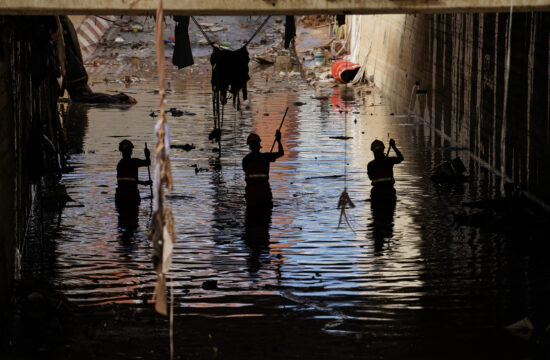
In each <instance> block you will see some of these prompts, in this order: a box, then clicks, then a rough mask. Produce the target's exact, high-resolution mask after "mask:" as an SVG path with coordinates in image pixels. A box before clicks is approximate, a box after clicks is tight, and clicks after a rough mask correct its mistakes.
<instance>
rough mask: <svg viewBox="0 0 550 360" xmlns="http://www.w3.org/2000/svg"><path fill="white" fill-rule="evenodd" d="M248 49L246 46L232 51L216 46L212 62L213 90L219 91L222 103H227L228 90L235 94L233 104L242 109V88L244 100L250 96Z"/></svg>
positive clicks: (211, 58)
mask: <svg viewBox="0 0 550 360" xmlns="http://www.w3.org/2000/svg"><path fill="white" fill-rule="evenodd" d="M249 61H250V57H249V56H248V50H247V49H246V47H245V46H243V47H242V48H240V49H238V50H235V51H231V50H224V49H219V48H217V47H214V51H213V52H212V56H211V57H210V64H211V65H212V91H213V92H214V93H219V95H220V102H221V104H222V105H225V104H227V91H229V92H230V93H231V94H232V95H233V106H234V107H235V106H236V107H237V110H240V96H239V93H240V91H241V90H242V92H243V100H246V99H247V98H248V91H247V88H246V83H247V82H248V80H250V76H248V62H249Z"/></svg>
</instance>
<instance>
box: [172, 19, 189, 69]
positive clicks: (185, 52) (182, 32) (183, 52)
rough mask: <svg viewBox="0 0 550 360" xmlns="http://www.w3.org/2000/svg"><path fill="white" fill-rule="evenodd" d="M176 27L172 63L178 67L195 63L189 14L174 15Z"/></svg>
mask: <svg viewBox="0 0 550 360" xmlns="http://www.w3.org/2000/svg"><path fill="white" fill-rule="evenodd" d="M174 21H175V22H176V29H175V30H174V38H175V40H176V44H175V46H174V54H173V55H172V64H174V65H176V66H177V67H178V69H182V68H184V67H187V66H191V65H193V64H194V61H193V52H192V51H191V41H190V40H189V16H174Z"/></svg>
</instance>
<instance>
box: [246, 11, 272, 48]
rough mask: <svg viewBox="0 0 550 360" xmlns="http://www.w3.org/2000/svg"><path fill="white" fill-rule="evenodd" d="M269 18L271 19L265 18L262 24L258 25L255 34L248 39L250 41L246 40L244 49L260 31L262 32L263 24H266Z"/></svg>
mask: <svg viewBox="0 0 550 360" xmlns="http://www.w3.org/2000/svg"><path fill="white" fill-rule="evenodd" d="M269 18H271V15H270V16H268V17H266V18H265V20H264V22H263V23H262V24H261V25H260V27H259V28H258V29H257V30H256V32H255V33H254V34H252V36H251V37H250V39H248V41H247V43H246V44H245V45H244V46H245V47H246V46H247V45H248V44H250V42H251V41H252V40H253V39H254V37H256V35H257V34H258V33H259V32H260V30H262V28H263V27H264V25H265V24H267V21H268V20H269Z"/></svg>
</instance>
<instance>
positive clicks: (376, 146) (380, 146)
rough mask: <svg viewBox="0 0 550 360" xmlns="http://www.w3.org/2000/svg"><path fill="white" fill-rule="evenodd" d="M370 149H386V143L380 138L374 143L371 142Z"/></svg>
mask: <svg viewBox="0 0 550 360" xmlns="http://www.w3.org/2000/svg"><path fill="white" fill-rule="evenodd" d="M370 149H371V150H372V151H376V150H384V143H383V142H382V141H380V140H378V139H377V140H374V141H373V142H372V144H370Z"/></svg>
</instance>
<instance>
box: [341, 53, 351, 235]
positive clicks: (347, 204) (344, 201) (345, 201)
mask: <svg viewBox="0 0 550 360" xmlns="http://www.w3.org/2000/svg"><path fill="white" fill-rule="evenodd" d="M346 61H347V60H346ZM347 90H348V84H347V83H346V92H347ZM347 137H348V112H347V111H346V112H344V138H347ZM347 165H348V143H347V142H346V143H345V145H344V191H342V193H341V194H340V198H339V199H338V206H337V209H340V218H339V219H338V229H340V225H342V219H344V221H345V222H346V224H347V225H348V226H349V228H350V229H351V230H353V227H352V226H351V224H350V222H349V218H348V215H347V214H346V209H351V208H354V207H355V204H354V203H353V201H351V199H350V197H349V194H348V188H347V181H348V180H347Z"/></svg>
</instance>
